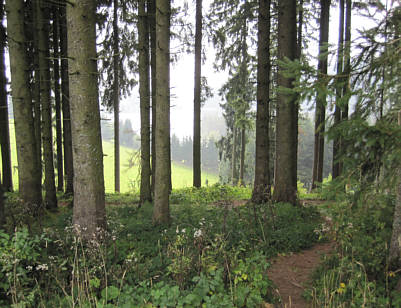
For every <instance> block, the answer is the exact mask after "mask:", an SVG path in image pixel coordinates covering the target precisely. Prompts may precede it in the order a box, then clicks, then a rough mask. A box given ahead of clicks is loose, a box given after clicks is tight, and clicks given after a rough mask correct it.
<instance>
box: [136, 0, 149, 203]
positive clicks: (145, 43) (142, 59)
mask: <svg viewBox="0 0 401 308" xmlns="http://www.w3.org/2000/svg"><path fill="white" fill-rule="evenodd" d="M146 2H147V0H140V1H139V4H138V5H139V7H138V15H139V16H138V41H139V96H140V109H141V187H140V203H141V204H143V203H144V202H146V201H149V202H150V201H152V192H151V187H150V176H151V169H150V113H149V111H150V88H149V25H148V16H147V12H146Z"/></svg>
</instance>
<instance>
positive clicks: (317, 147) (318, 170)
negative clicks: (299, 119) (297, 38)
mask: <svg viewBox="0 0 401 308" xmlns="http://www.w3.org/2000/svg"><path fill="white" fill-rule="evenodd" d="M329 19H330V0H321V1H320V34H319V62H318V76H317V86H318V89H317V94H316V111H315V143H314V156H313V178H312V189H315V188H316V187H317V183H322V181H323V157H324V131H325V122H326V104H327V101H326V97H327V94H326V87H327V58H328V55H327V52H328V42H329Z"/></svg>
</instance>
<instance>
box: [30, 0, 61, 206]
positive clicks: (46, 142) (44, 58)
mask: <svg viewBox="0 0 401 308" xmlns="http://www.w3.org/2000/svg"><path fill="white" fill-rule="evenodd" d="M34 3H35V4H36V8H35V9H36V12H37V21H38V22H39V27H40V31H39V33H38V34H39V68H40V102H41V106H42V142H43V160H44V165H45V182H44V187H45V206H46V208H47V209H54V208H56V207H57V196H56V186H55V179H54V163H53V136H52V135H53V134H52V129H53V128H52V112H51V102H50V100H51V95H50V91H51V90H50V63H49V62H50V61H49V58H50V56H49V20H50V14H49V7H48V6H47V4H45V3H44V2H43V0H36V1H35V2H34Z"/></svg>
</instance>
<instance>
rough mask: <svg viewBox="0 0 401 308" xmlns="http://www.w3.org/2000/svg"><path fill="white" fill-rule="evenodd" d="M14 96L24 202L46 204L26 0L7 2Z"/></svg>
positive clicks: (8, 0)
mask: <svg viewBox="0 0 401 308" xmlns="http://www.w3.org/2000/svg"><path fill="white" fill-rule="evenodd" d="M6 11H7V27H8V37H9V40H8V42H9V52H10V69H11V91H12V93H11V95H12V98H13V109H14V125H15V139H16V143H17V160H18V180H19V182H18V184H19V194H20V197H21V199H22V200H23V201H24V202H25V203H27V204H29V205H30V206H39V205H41V204H42V189H41V183H40V169H39V166H38V164H37V159H36V155H37V153H36V143H35V135H34V124H33V114H32V97H31V92H30V91H29V73H28V70H27V67H28V66H29V61H28V55H27V52H26V50H27V49H26V45H25V44H26V37H25V33H24V1H23V0H7V2H6Z"/></svg>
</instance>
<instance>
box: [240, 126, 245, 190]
mask: <svg viewBox="0 0 401 308" xmlns="http://www.w3.org/2000/svg"><path fill="white" fill-rule="evenodd" d="M245 150H246V129H245V127H243V128H241V157H240V164H239V183H240V185H241V186H245V184H244V172H245Z"/></svg>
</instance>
